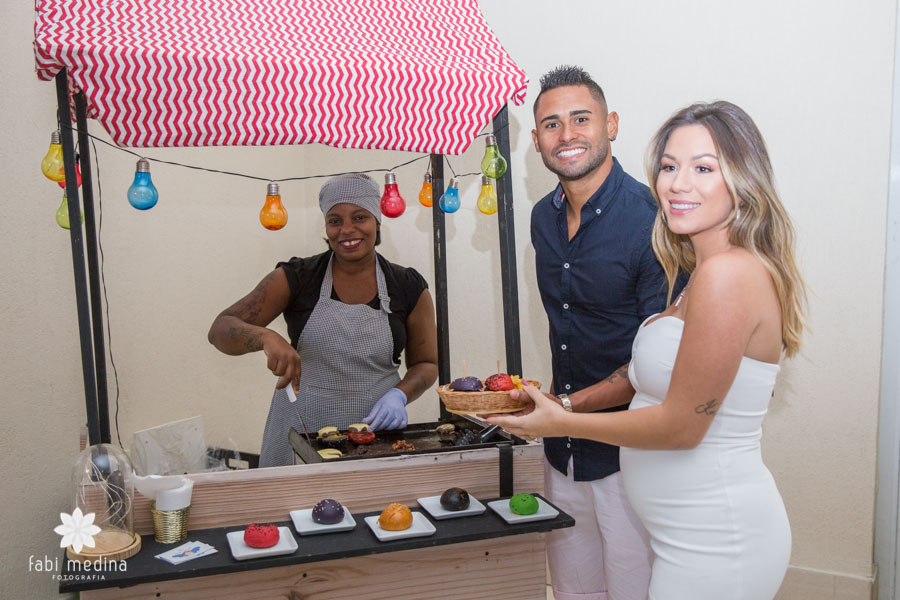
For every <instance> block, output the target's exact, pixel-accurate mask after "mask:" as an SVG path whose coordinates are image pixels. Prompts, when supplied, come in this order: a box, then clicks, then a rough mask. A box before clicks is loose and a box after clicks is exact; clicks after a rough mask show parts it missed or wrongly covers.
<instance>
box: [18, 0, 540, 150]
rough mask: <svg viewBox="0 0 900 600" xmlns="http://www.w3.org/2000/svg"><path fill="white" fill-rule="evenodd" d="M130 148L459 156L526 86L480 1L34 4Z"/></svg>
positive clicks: (53, 69) (51, 47) (66, 60)
mask: <svg viewBox="0 0 900 600" xmlns="http://www.w3.org/2000/svg"><path fill="white" fill-rule="evenodd" d="M35 8H36V11H35V26H34V40H35V41H34V52H35V60H36V63H37V74H38V77H40V78H41V79H44V80H48V79H52V78H53V77H54V76H55V75H56V74H57V73H58V72H59V71H60V70H61V69H62V68H64V67H65V68H67V69H68V74H69V78H70V82H71V84H70V85H71V86H72V90H73V91H83V92H84V94H85V96H86V98H87V103H88V111H89V113H88V114H89V116H91V117H92V118H95V119H97V120H99V121H100V123H101V124H102V125H103V127H104V128H105V129H106V130H107V131H108V132H109V134H110V135H111V136H112V138H113V140H114V141H115V142H116V143H117V144H119V145H121V146H132V147H148V146H228V145H284V144H309V143H322V144H328V145H331V146H336V147H340V148H381V149H391V150H407V151H416V152H432V153H444V154H459V153H461V152H464V151H465V150H466V148H467V147H468V146H469V144H470V143H471V142H472V140H473V139H474V137H475V136H476V135H477V133H478V132H479V131H480V130H481V129H482V128H483V127H484V126H485V125H486V124H487V123H488V122H489V120H490V119H491V118H492V117H493V116H494V115H495V114H496V113H497V111H498V110H500V108H501V107H502V106H503V105H504V104H505V103H506V101H507V100H508V99H510V98H513V99H514V100H515V101H516V102H517V103H521V102H522V101H523V100H524V95H525V86H526V85H527V83H528V78H527V76H526V75H525V72H524V71H522V70H521V69H520V68H519V67H518V66H517V65H516V64H515V63H514V62H513V61H512V59H511V58H510V57H509V56H508V55H507V54H506V51H505V50H504V49H503V47H502V46H501V45H500V42H499V41H498V40H497V38H496V37H495V36H494V33H493V31H491V28H490V27H489V26H488V24H487V22H486V21H485V19H484V16H483V15H482V14H481V12H480V11H479V10H478V6H477V3H476V0H189V1H185V0H154V1H153V2H147V1H146V0H36V2H35Z"/></svg>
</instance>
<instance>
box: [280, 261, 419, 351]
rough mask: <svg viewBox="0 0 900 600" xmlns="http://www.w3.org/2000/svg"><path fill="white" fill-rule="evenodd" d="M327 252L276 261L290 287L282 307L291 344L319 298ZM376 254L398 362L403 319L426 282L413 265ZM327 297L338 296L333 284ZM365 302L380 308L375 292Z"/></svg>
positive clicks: (403, 343)
mask: <svg viewBox="0 0 900 600" xmlns="http://www.w3.org/2000/svg"><path fill="white" fill-rule="evenodd" d="M331 254H332V252H331V250H328V251H326V252H323V253H322V254H318V255H316V256H310V257H307V258H292V259H291V260H289V261H286V262H280V263H278V264H277V265H276V268H281V269H283V270H284V274H285V275H287V280H288V286H289V287H290V289H291V297H290V299H289V300H288V306H287V308H285V309H284V320H285V322H286V323H287V327H288V335H289V336H290V338H291V345H292V346H294V347H295V348H296V347H297V341H298V340H299V339H300V332H302V331H303V327H304V326H306V322H307V321H308V320H309V316H310V315H311V314H312V311H313V308H315V306H316V303H317V302H318V301H319V290H320V289H321V288H322V281H323V280H324V279H325V271H326V270H327V268H328V259H329V258H331ZM376 256H377V257H378V263H379V265H381V270H382V271H383V272H384V281H385V284H386V285H387V293H388V296H389V297H390V299H391V314H390V315H388V323H389V324H390V327H391V336H392V337H393V338H394V354H393V359H394V364H396V365H399V364H400V355H401V354H402V353H403V349H404V348H406V320H407V318H408V317H409V313H411V312H412V310H413V309H414V308H415V307H416V303H417V302H418V301H419V296H421V295H422V292H423V291H425V290H427V289H428V283H427V282H426V281H425V278H424V277H422V275H421V274H420V273H419V272H418V271H416V270H415V269H413V268H407V267H401V266H400V265H395V264H393V263H391V262H389V261H388V260H387V259H386V258H384V257H383V256H381V255H380V254H376ZM331 298H332V299H333V300H340V298H339V297H338V296H337V294H336V293H335V291H334V286H332V288H331ZM367 306H370V307H371V308H374V309H381V300H379V298H378V296H377V294H376V296H375V297H374V298H373V299H372V300H371V301H370V302H369V303H368V304H367Z"/></svg>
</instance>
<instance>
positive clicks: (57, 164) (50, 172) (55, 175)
mask: <svg viewBox="0 0 900 600" xmlns="http://www.w3.org/2000/svg"><path fill="white" fill-rule="evenodd" d="M41 172H42V173H43V174H44V176H45V177H46V178H47V179H49V180H51V181H65V180H66V173H65V171H64V170H63V154H62V145H61V144H60V143H59V129H57V130H56V131H54V132H53V133H52V134H51V135H50V149H49V150H47V154H46V155H45V156H44V160H42V161H41Z"/></svg>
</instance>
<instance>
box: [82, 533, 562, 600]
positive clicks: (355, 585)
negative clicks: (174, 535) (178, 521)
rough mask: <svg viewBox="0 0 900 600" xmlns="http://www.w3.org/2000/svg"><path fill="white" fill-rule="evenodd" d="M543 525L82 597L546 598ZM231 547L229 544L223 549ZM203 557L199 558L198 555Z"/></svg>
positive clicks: (192, 599) (304, 599) (254, 599)
mask: <svg viewBox="0 0 900 600" xmlns="http://www.w3.org/2000/svg"><path fill="white" fill-rule="evenodd" d="M544 536H545V534H543V533H530V534H524V535H518V536H513V537H508V538H499V539H492V540H484V541H478V542H469V543H465V544H454V545H450V546H441V547H437V548H425V549H419V550H408V551H404V552H391V553H387V554H377V555H373V556H363V557H358V558H350V559H343V560H332V561H323V562H318V563H308V564H299V565H291V566H287V567H278V568H273V569H266V570H264V571H247V572H242V573H229V574H226V575H215V576H211V577H196V578H192V579H181V580H175V581H165V582H160V583H148V584H144V585H137V586H134V587H129V588H123V589H120V588H111V589H102V590H94V591H88V592H82V593H81V598H82V600H144V599H146V600H150V599H154V600H155V599H157V598H162V599H165V598H170V599H176V598H177V599H178V600H204V599H216V600H229V599H234V600H237V599H240V600H269V599H272V598H283V599H289V600H301V599H302V600H347V599H348V598H353V600H422V599H423V598H465V599H466V600H496V599H498V598H511V599H512V598H515V599H516V600H544V599H545V598H546V594H547V592H546V570H545V561H546V554H545V549H544ZM220 551H221V550H220ZM224 551H226V552H227V548H226V549H224ZM200 560H202V559H200Z"/></svg>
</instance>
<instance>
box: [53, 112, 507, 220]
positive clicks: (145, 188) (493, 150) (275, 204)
mask: <svg viewBox="0 0 900 600" xmlns="http://www.w3.org/2000/svg"><path fill="white" fill-rule="evenodd" d="M61 127H62V128H63V129H66V130H67V131H73V132H76V133H79V134H83V135H85V136H86V137H88V138H90V139H91V140H92V142H100V143H101V144H105V145H107V146H109V147H111V148H114V149H116V150H119V151H121V152H126V153H128V154H131V155H133V156H137V157H138V158H139V160H138V161H137V166H136V169H135V177H134V182H133V183H132V185H131V186H130V187H129V188H128V201H129V203H130V204H131V205H132V206H134V207H135V208H137V209H139V210H148V209H150V208H153V207H154V206H155V205H156V203H157V202H158V200H159V192H158V191H157V189H156V186H155V185H153V181H152V179H151V177H150V162H151V161H153V162H158V163H162V164H167V165H173V166H178V167H183V168H187V169H194V170H198V171H206V172H208V173H219V174H223V175H233V176H236V177H243V178H246V179H254V180H261V181H266V180H268V181H269V189H270V190H271V189H272V185H275V188H274V189H275V191H276V193H275V194H268V195H267V196H266V205H265V206H264V207H263V209H262V210H261V211H260V222H261V223H262V224H263V226H265V227H266V228H267V229H272V230H277V229H281V228H282V227H284V225H285V224H287V211H286V210H285V209H284V206H283V205H282V204H281V199H280V193H278V185H277V184H278V183H279V182H284V181H305V180H308V179H318V178H332V177H338V176H341V175H350V174H355V173H374V172H384V171H385V170H386V169H369V170H365V171H349V172H344V173H329V174H320V175H307V176H303V177H286V178H283V179H270V178H265V177H258V176H254V175H248V174H244V173H235V172H231V171H223V170H220V169H209V168H206V167H199V166H195V165H188V164H183V163H178V162H174V161H167V160H161V159H157V158H145V157H142V156H141V155H140V154H137V153H136V152H133V151H131V150H128V149H126V148H120V147H119V146H116V145H115V144H113V143H110V142H107V141H106V140H103V139H100V138H98V137H97V136H95V135H92V134H91V133H89V132H87V131H81V130H79V129H78V128H77V127H73V126H71V125H66V124H62V125H61ZM504 127H506V126H504ZM495 134H496V132H495V133H490V134H479V135H478V136H477V137H482V136H486V139H485V142H486V148H485V156H484V159H485V160H487V159H490V160H489V161H488V162H489V163H490V165H489V167H490V169H492V172H494V173H495V174H496V177H501V176H502V175H503V173H505V172H506V165H507V163H506V160H505V159H504V158H503V157H502V156H501V155H500V153H499V149H498V148H497V143H496V135H495ZM60 139H61V138H60V130H56V131H54V132H53V134H52V135H51V139H50V148H49V150H48V151H47V155H46V156H45V157H44V159H43V161H42V162H41V171H42V172H43V173H44V174H45V175H46V176H47V177H48V178H49V179H51V180H53V181H56V182H58V183H59V185H60V187H62V188H64V189H65V173H64V168H63V159H62V145H61V143H60ZM430 157H431V155H430V154H425V155H422V156H418V157H416V158H413V159H411V160H408V161H406V162H404V163H402V164H399V165H397V166H395V167H393V168H392V169H387V171H388V173H387V174H386V175H385V193H384V194H383V195H382V199H381V200H382V202H381V204H382V213H383V214H384V215H385V216H388V217H391V218H396V217H398V216H400V215H402V214H403V213H404V212H405V210H406V201H405V200H404V199H403V197H402V196H401V195H400V192H399V189H397V185H396V177H395V176H394V173H393V171H394V170H395V169H399V168H401V167H405V166H407V165H410V164H412V163H414V162H417V161H419V160H424V159H427V158H430ZM76 160H77V157H76ZM444 160H445V161H446V164H447V166H449V167H450V170H451V172H452V171H453V167H452V166H451V165H450V161H449V159H448V157H446V156H445V157H444ZM485 160H483V161H482V168H484V167H485ZM491 165H492V166H491ZM75 169H76V176H77V185H78V186H80V185H81V169H80V167H79V165H78V163H77V162H76V164H75ZM470 175H481V173H463V174H462V175H457V174H456V173H455V172H453V177H452V178H451V179H450V185H449V186H448V188H447V190H446V191H445V192H444V194H443V195H442V196H441V199H440V201H439V206H440V208H441V210H443V211H444V212H447V213H451V212H456V211H457V210H459V207H460V202H459V190H458V181H459V178H460V177H467V176H470ZM488 176H490V174H488ZM496 177H493V178H496ZM389 180H390V181H389ZM490 187H491V189H493V186H490ZM482 188H483V189H482V192H485V190H484V186H482ZM495 194H496V193H495ZM269 196H274V197H273V198H272V200H271V201H270V198H269ZM479 198H480V196H479ZM485 201H487V200H485ZM419 202H420V203H421V204H422V206H425V207H431V206H432V205H433V204H434V188H433V183H432V177H431V174H430V173H425V175H424V178H423V183H422V189H421V190H420V192H419ZM270 205H271V207H272V210H271V211H269V210H267V209H268V207H269V206H270ZM62 208H63V207H62V206H60V210H62ZM67 208H68V207H67V206H66V209H67ZM65 212H67V210H66V211H65ZM266 212H271V214H270V215H269V216H267V217H264V213H266ZM490 214H492V213H490ZM60 218H61V219H62V218H63V217H62V216H60ZM83 219H84V217H83V216H82V222H83Z"/></svg>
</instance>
